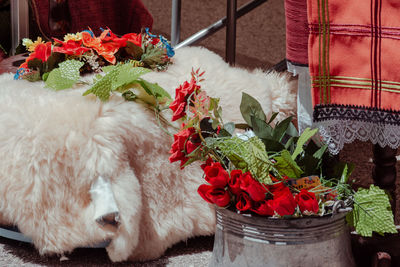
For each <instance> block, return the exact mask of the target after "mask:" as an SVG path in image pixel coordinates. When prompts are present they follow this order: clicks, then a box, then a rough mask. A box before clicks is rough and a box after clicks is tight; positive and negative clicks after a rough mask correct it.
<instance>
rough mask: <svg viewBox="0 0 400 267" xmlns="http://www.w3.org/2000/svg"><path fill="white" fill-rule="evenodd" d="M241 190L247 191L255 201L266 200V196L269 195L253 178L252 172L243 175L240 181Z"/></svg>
mask: <svg viewBox="0 0 400 267" xmlns="http://www.w3.org/2000/svg"><path fill="white" fill-rule="evenodd" d="M240 189H242V190H244V191H246V192H247V193H248V194H249V195H250V197H251V199H253V200H254V201H261V200H263V199H265V194H266V193H267V190H266V189H265V188H264V187H263V186H262V185H261V184H260V182H258V181H257V180H255V179H254V178H253V177H252V176H251V173H250V172H246V173H245V174H243V176H242V179H241V181H240Z"/></svg>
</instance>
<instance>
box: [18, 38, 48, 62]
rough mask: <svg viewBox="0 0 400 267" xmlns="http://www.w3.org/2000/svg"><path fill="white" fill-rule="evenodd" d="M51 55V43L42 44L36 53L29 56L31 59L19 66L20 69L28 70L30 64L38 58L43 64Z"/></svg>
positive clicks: (36, 48)
mask: <svg viewBox="0 0 400 267" xmlns="http://www.w3.org/2000/svg"><path fill="white" fill-rule="evenodd" d="M50 55H51V42H47V43H44V44H43V43H40V44H38V45H37V46H36V47H35V51H34V52H32V53H30V54H29V57H28V58H27V59H26V60H25V62H24V63H22V64H21V66H19V67H20V68H28V62H29V61H31V60H33V59H35V58H37V59H40V60H41V61H43V62H46V61H47V59H48V58H49V57H50Z"/></svg>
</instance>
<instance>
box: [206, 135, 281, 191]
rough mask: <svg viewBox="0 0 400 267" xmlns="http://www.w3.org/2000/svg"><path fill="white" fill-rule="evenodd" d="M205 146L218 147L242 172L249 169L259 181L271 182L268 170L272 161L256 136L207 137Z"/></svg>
mask: <svg viewBox="0 0 400 267" xmlns="http://www.w3.org/2000/svg"><path fill="white" fill-rule="evenodd" d="M206 140H207V146H208V147H210V148H212V149H218V150H219V151H220V152H221V154H222V155H223V156H225V157H227V158H228V159H229V160H230V162H231V163H232V164H233V165H234V166H235V167H236V168H238V169H241V170H243V171H244V172H246V171H250V172H251V174H252V175H253V177H254V178H255V179H257V180H258V181H259V182H261V183H265V184H271V183H272V181H271V178H270V177H269V171H270V170H271V167H272V165H273V163H272V162H271V161H270V160H269V159H268V154H267V152H266V151H265V146H264V144H263V142H262V141H261V140H260V139H259V138H258V137H256V136H255V137H251V138H248V139H247V140H243V139H241V138H239V137H237V136H235V137H232V138H218V139H214V138H207V139H206Z"/></svg>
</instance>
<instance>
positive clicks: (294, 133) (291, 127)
mask: <svg viewBox="0 0 400 267" xmlns="http://www.w3.org/2000/svg"><path fill="white" fill-rule="evenodd" d="M286 134H287V135H289V136H299V132H298V131H297V129H296V126H294V124H293V122H291V123H289V127H288V128H287V130H286Z"/></svg>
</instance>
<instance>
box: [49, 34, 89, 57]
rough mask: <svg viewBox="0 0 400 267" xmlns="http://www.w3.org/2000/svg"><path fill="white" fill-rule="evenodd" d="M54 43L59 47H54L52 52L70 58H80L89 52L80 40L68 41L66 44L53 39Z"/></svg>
mask: <svg viewBox="0 0 400 267" xmlns="http://www.w3.org/2000/svg"><path fill="white" fill-rule="evenodd" d="M54 41H55V42H56V43H59V44H61V46H54V48H53V51H54V52H58V53H63V54H67V55H70V56H80V55H82V54H84V53H85V52H87V51H89V50H90V48H87V47H83V46H82V40H80V41H74V40H68V41H66V42H63V41H60V40H58V39H56V38H54Z"/></svg>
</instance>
